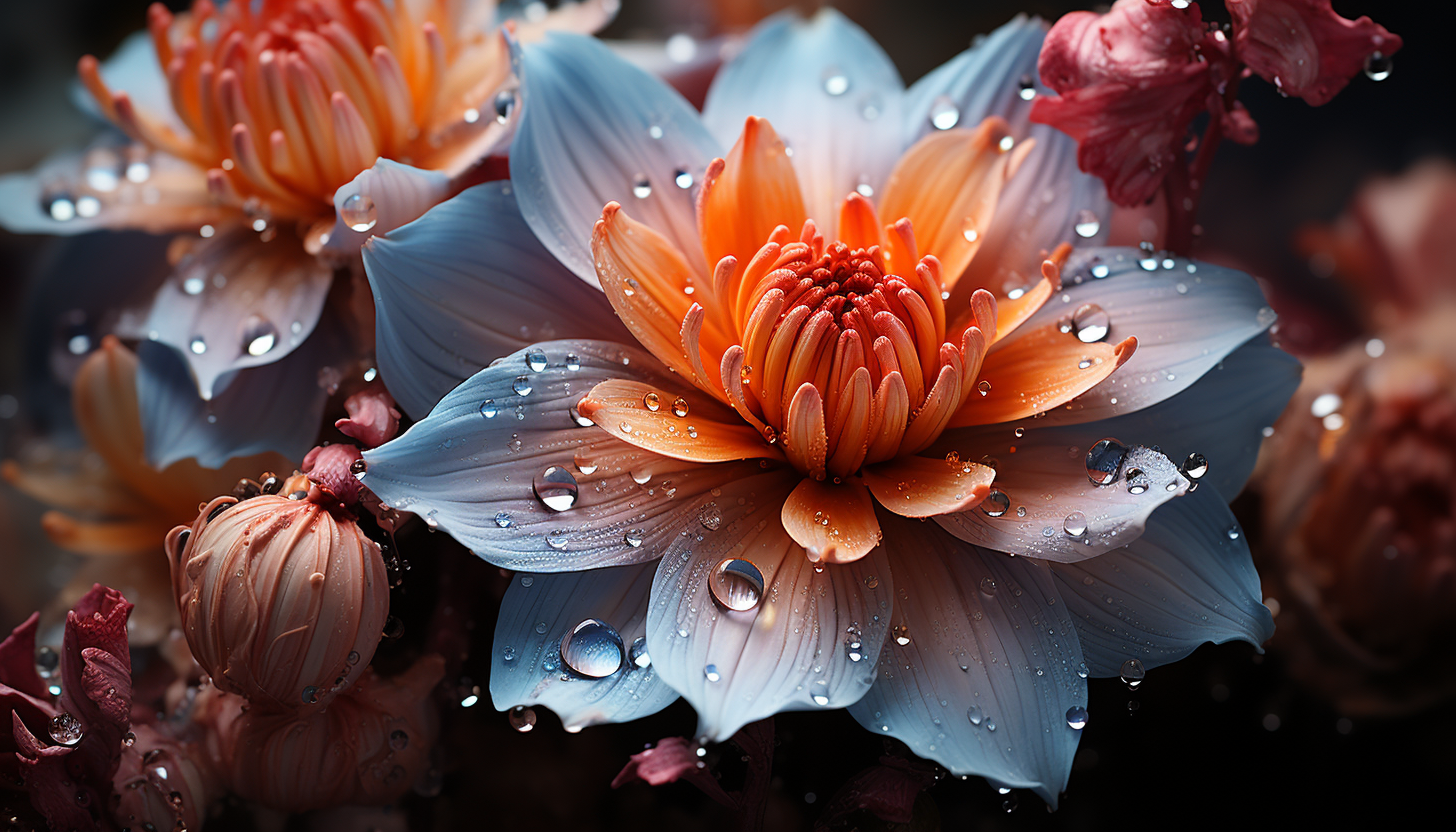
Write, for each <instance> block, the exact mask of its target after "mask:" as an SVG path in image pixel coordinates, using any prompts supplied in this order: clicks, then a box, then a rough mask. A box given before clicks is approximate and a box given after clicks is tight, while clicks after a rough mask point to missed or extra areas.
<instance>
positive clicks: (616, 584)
mask: <svg viewBox="0 0 1456 832" xmlns="http://www.w3.org/2000/svg"><path fill="white" fill-rule="evenodd" d="M655 572H656V566H655V565H654V564H650V563H646V564H636V565H632V566H615V567H611V568H609V569H596V570H592V571H591V572H589V573H588V572H569V573H563V574H546V575H532V574H529V573H523V574H520V575H517V576H515V577H514V578H513V579H512V580H511V585H510V588H508V589H507V590H506V595H505V598H503V599H502V600H501V611H500V617H499V618H498V619H497V620H496V626H495V646H494V648H493V649H492V650H491V656H492V658H491V672H490V696H491V701H492V702H494V703H495V707H496V710H499V711H504V710H508V709H510V708H514V707H516V706H518V705H536V704H540V705H545V706H546V707H548V708H550V709H551V710H552V711H553V712H555V713H556V715H557V716H559V717H561V721H562V723H563V724H565V725H566V726H567V728H568V729H575V728H581V727H583V726H587V725H596V724H598V723H602V722H628V721H630V720H633V719H637V718H639V717H644V716H647V715H649V714H655V713H657V712H658V711H660V710H662V709H663V708H665V707H667V706H668V705H669V704H670V703H672V701H673V700H675V699H677V691H675V690H673V689H672V688H670V687H668V686H667V685H666V684H664V683H663V682H662V681H661V680H660V679H658V678H657V672H656V670H655V669H654V668H653V667H652V663H651V658H650V657H649V656H648V653H647V647H646V644H647V642H646V633H647V603H648V592H649V590H651V588H652V576H653V574H654V573H655ZM585 622H592V623H590V624H588V625H587V626H582V625H583V623H585ZM598 624H601V625H605V626H598Z"/></svg>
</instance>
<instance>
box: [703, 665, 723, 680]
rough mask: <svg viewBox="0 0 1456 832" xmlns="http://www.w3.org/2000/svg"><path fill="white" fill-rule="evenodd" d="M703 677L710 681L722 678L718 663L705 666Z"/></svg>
mask: <svg viewBox="0 0 1456 832" xmlns="http://www.w3.org/2000/svg"><path fill="white" fill-rule="evenodd" d="M703 678H704V679H707V680H708V681H709V682H717V681H718V680H720V679H722V678H723V676H722V674H720V673H718V666H717V665H716V664H710V665H708V666H707V667H705V668H703Z"/></svg>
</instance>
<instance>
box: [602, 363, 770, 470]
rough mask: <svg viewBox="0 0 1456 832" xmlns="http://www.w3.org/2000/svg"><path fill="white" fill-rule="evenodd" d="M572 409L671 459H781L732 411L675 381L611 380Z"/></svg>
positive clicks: (607, 428)
mask: <svg viewBox="0 0 1456 832" xmlns="http://www.w3.org/2000/svg"><path fill="white" fill-rule="evenodd" d="M577 412H578V413H580V414H581V415H582V416H584V417H586V418H587V419H590V420H591V421H593V422H595V423H596V424H597V426H598V427H600V428H601V429H602V430H604V431H606V432H607V433H609V434H611V435H612V436H614V437H616V438H617V439H620V440H622V441H623V442H626V443H628V444H630V445H635V446H636V447H638V448H642V449H643V450H647V451H651V452H653V453H657V454H661V455H663V456H668V457H672V458H673V459H681V460H687V461H690V462H730V461H733V460H738V459H760V458H767V459H782V455H781V454H780V453H779V452H778V450H777V449H776V448H774V447H773V446H772V445H769V444H768V443H767V442H765V441H764V439H763V436H762V435H760V434H759V432H758V431H756V430H754V429H753V428H751V427H749V426H748V425H747V424H745V423H744V422H743V420H742V419H739V418H738V417H737V416H736V415H735V414H734V413H733V411H732V410H729V409H728V408H726V407H723V406H722V405H719V404H718V403H717V402H715V401H713V400H712V399H709V398H707V397H705V396H703V395H701V394H699V393H696V392H695V391H688V390H683V389H682V387H681V386H680V385H671V386H668V385H663V384H661V383H656V384H654V383H647V382H640V381H631V380H627V379H610V380H607V381H604V382H602V383H600V384H598V385H597V386H595V387H593V388H592V389H591V392H589V393H587V395H586V396H585V397H584V398H582V400H581V402H580V403H579V404H578V405H577Z"/></svg>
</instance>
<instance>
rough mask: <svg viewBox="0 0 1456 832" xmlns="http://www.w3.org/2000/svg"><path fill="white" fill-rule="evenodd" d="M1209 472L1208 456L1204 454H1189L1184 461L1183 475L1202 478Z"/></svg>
mask: <svg viewBox="0 0 1456 832" xmlns="http://www.w3.org/2000/svg"><path fill="white" fill-rule="evenodd" d="M1207 473H1208V458H1207V457H1205V456H1204V455H1203V454H1198V453H1193V454H1189V455H1188V458H1187V459H1186V460H1184V461H1183V476H1185V477H1187V478H1188V479H1190V480H1197V479H1202V478H1203V475H1204V474H1207Z"/></svg>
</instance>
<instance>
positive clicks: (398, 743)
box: [389, 729, 409, 751]
mask: <svg viewBox="0 0 1456 832" xmlns="http://www.w3.org/2000/svg"><path fill="white" fill-rule="evenodd" d="M389 747H390V748H393V749H394V750H395V751H403V750H405V749H406V748H408V747H409V734H408V733H406V732H404V731H401V730H398V729H396V730H394V731H391V732H390V734H389Z"/></svg>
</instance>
